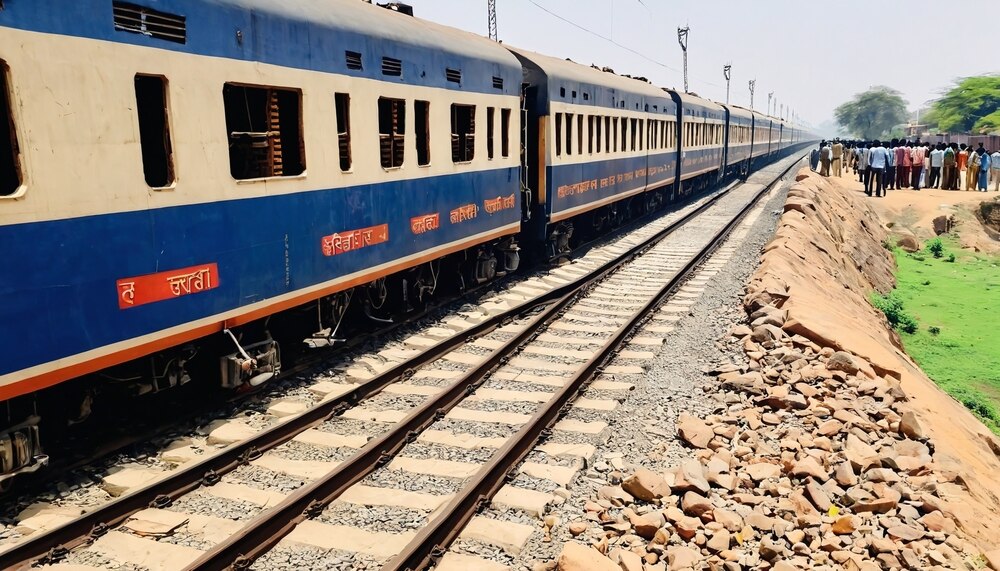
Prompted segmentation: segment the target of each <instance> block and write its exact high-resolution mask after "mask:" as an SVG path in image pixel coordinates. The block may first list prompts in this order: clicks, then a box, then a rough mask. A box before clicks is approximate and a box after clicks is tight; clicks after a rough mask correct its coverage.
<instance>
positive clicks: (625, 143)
mask: <svg viewBox="0 0 1000 571" xmlns="http://www.w3.org/2000/svg"><path fill="white" fill-rule="evenodd" d="M627 151H628V119H627V118H625V117H622V152H623V153H624V152H627Z"/></svg>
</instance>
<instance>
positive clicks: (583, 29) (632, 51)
mask: <svg viewBox="0 0 1000 571" xmlns="http://www.w3.org/2000/svg"><path fill="white" fill-rule="evenodd" d="M637 1H638V2H639V3H640V4H642V6H643V7H644V8H646V9H647V10H649V6H647V5H646V3H645V2H643V1H642V0H637ZM528 2H530V3H531V4H533V5H534V6H535V7H536V8H538V9H539V10H541V11H543V12H545V13H546V14H549V15H550V16H552V17H554V18H556V19H559V20H562V21H563V22H565V23H567V24H569V25H571V26H573V27H574V28H577V29H579V30H582V31H584V32H587V33H588V34H591V35H592V36H595V37H598V38H600V39H602V40H604V41H606V42H608V43H610V44H612V45H614V46H617V47H619V48H621V49H623V50H625V51H627V52H629V53H632V54H635V55H637V56H639V57H641V58H642V59H644V60H646V61H648V62H650V63H653V64H655V65H658V66H660V67H662V68H664V69H668V70H670V71H673V72H675V73H683V71H681V70H679V69H677V68H676V67H673V66H670V65H667V64H665V63H663V62H662V61H659V60H657V59H654V58H652V57H649V56H647V55H646V54H644V53H642V52H640V51H638V50H635V49H633V48H630V47H628V46H626V45H624V44H620V43H618V42H616V41H615V40H614V39H612V38H610V37H608V36H605V35H604V34H602V33H600V32H596V31H594V30H591V29H590V28H588V27H586V26H583V25H581V24H578V23H576V22H574V21H573V20H570V19H569V18H566V17H564V16H562V15H560V14H557V13H556V12H553V11H552V10H550V9H548V8H546V7H545V6H542V5H541V4H539V3H538V2H536V1H535V0H528ZM693 78H694V79H696V80H698V82H699V83H703V84H705V85H710V86H712V87H718V88H722V86H721V85H719V84H717V83H713V82H711V81H706V80H703V79H701V78H699V77H693Z"/></svg>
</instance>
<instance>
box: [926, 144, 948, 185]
mask: <svg viewBox="0 0 1000 571" xmlns="http://www.w3.org/2000/svg"><path fill="white" fill-rule="evenodd" d="M941 147H942V145H941V144H940V143H938V146H937V148H935V149H934V150H933V151H931V156H930V161H931V162H930V165H931V170H930V174H929V175H927V188H938V185H941V186H944V187H945V189H946V190H947V188H948V187H947V186H945V185H944V181H942V180H941V169H942V168H944V149H942V148H941Z"/></svg>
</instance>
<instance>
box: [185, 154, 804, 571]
mask: <svg viewBox="0 0 1000 571" xmlns="http://www.w3.org/2000/svg"><path fill="white" fill-rule="evenodd" d="M793 166H794V165H793ZM791 168H792V167H789V169H788V170H790V169H791ZM788 170H786V171H784V172H783V173H782V174H781V175H779V176H778V177H777V178H776V180H775V182H777V180H780V179H781V178H782V177H783V176H784V174H785V173H787V172H788ZM775 182H772V183H771V184H769V185H767V186H765V187H764V188H763V189H762V190H761V191H760V192H758V193H757V194H756V195H755V196H754V198H753V199H752V200H750V201H749V203H748V205H747V206H745V207H744V208H743V209H742V210H741V211H740V214H739V215H738V216H737V217H736V218H735V219H734V220H733V221H731V222H730V223H729V225H727V226H726V230H724V234H722V235H721V237H720V236H716V237H715V239H713V241H712V244H711V245H710V247H709V249H707V250H706V251H703V252H702V253H701V254H700V255H698V256H696V257H695V258H693V259H692V260H691V261H690V262H689V263H688V265H686V266H685V267H684V269H683V270H682V271H681V272H680V273H679V274H678V277H675V278H674V279H673V280H671V282H670V286H669V287H668V288H666V289H664V290H661V293H660V294H659V295H657V296H656V297H655V298H654V299H653V300H652V301H651V302H650V303H651V304H653V305H652V306H653V307H655V305H658V304H659V303H660V302H662V299H663V297H664V296H666V295H667V294H668V293H669V291H670V290H671V288H672V287H674V286H676V284H677V283H678V282H679V280H680V279H682V277H683V276H685V275H687V274H688V273H690V271H691V269H693V268H694V267H696V266H697V264H699V263H700V261H701V260H702V259H704V257H705V256H707V255H708V254H709V253H710V252H711V250H714V247H715V245H717V244H718V242H719V241H721V239H723V238H724V237H725V235H727V234H728V232H729V231H730V230H731V228H732V227H734V226H735V225H736V224H737V223H738V222H739V220H741V219H742V218H743V216H744V215H745V213H746V212H748V211H749V209H750V208H751V207H752V206H753V205H754V204H755V203H756V202H757V201H758V200H759V198H760V197H761V196H763V195H764V194H765V193H766V192H768V191H769V189H770V188H771V187H772V186H773V185H774V184H775ZM734 188H735V187H734ZM727 193H728V191H727V192H726V193H720V194H718V195H717V196H716V197H715V199H713V200H711V201H706V204H705V205H703V206H702V207H699V208H697V209H695V210H693V211H692V212H691V213H689V214H688V215H685V216H684V217H682V219H680V220H678V221H677V222H676V223H674V224H671V225H670V226H669V227H668V228H665V229H664V230H662V231H660V232H658V233H657V234H656V235H655V236H656V237H658V239H657V240H655V241H653V240H652V239H651V240H646V241H644V242H643V244H641V245H640V246H637V247H636V248H637V249H636V248H633V249H631V250H630V251H629V252H628V253H627V254H626V255H625V256H624V257H620V258H618V259H616V260H613V261H612V262H609V263H608V264H605V266H603V267H602V269H601V270H598V271H596V272H594V273H592V274H588V275H587V276H584V277H583V278H582V279H581V280H579V282H580V283H579V284H578V285H576V286H575V287H573V288H572V289H571V290H570V291H567V292H566V293H565V294H564V295H563V296H562V297H561V298H559V299H558V300H557V301H556V302H554V303H553V304H551V305H550V306H548V307H547V308H546V309H545V310H544V311H542V312H541V313H540V314H539V315H536V316H535V317H534V318H533V319H532V322H531V323H530V324H529V325H528V326H527V327H526V328H525V329H523V330H522V331H521V332H520V333H518V334H517V335H516V336H515V337H514V338H512V339H510V340H508V341H507V342H505V343H504V344H503V345H502V346H501V347H499V348H497V349H496V350H494V351H492V352H491V353H490V355H489V356H488V357H487V359H486V360H485V361H483V362H482V363H480V364H479V365H477V366H476V367H474V368H473V369H471V370H470V371H468V372H467V373H465V374H464V375H463V376H462V377H461V378H460V379H459V380H457V381H456V382H455V383H453V384H452V385H450V386H449V387H448V388H447V389H446V390H445V391H444V392H442V393H440V394H439V395H436V396H434V397H432V398H430V399H428V400H427V401H426V402H424V403H423V404H422V405H421V406H420V407H418V409H417V410H415V411H413V412H412V413H410V414H409V415H407V417H406V418H404V419H403V420H402V421H400V422H399V423H398V424H397V425H396V426H395V427H394V428H393V429H392V430H391V431H390V432H388V433H386V434H383V435H381V436H379V437H377V438H376V439H373V440H372V441H369V443H368V444H367V445H365V447H363V448H362V449H361V450H359V451H358V452H357V453H355V454H354V455H353V456H352V457H351V458H349V459H348V460H346V461H344V462H342V463H341V464H339V465H338V466H337V467H336V468H334V469H333V470H331V471H330V472H329V473H327V474H326V475H325V476H323V477H322V478H320V479H318V480H315V481H313V482H311V483H309V484H306V485H305V486H303V487H301V488H299V489H298V490H296V491H295V492H293V493H292V495H290V496H289V497H288V498H286V499H285V500H284V501H283V502H282V503H280V504H278V505H277V506H275V507H274V508H272V509H271V510H268V511H267V512H266V513H264V514H262V515H261V516H259V517H258V518H256V519H254V520H252V521H251V522H250V523H249V524H248V525H246V526H245V527H243V528H242V529H241V530H240V531H239V533H238V534H236V535H233V536H231V537H229V538H228V539H226V540H225V541H223V542H222V543H219V544H217V545H216V546H215V547H213V548H212V549H211V550H209V551H208V552H206V553H205V554H204V555H202V556H201V557H200V558H198V559H197V560H196V561H194V562H193V563H191V565H189V566H188V567H186V568H185V570H186V571H191V570H195V569H198V570H201V571H215V570H218V571H222V570H225V569H246V568H249V566H250V565H251V564H252V563H253V561H254V560H255V559H257V558H258V557H260V556H261V555H262V554H264V553H266V552H268V551H269V550H270V549H272V548H273V547H274V546H275V545H276V544H277V543H278V542H279V541H280V540H281V539H282V538H283V537H285V536H286V535H287V534H288V533H290V532H291V530H293V529H294V528H295V527H296V526H297V525H298V524H299V523H300V522H302V521H304V520H305V519H308V518H310V517H312V516H316V515H319V514H320V513H322V511H323V509H324V508H325V507H326V506H327V505H329V503H330V502H332V501H333V500H335V499H336V498H337V497H339V496H340V495H341V494H342V493H343V492H344V491H346V490H347V489H348V488H350V487H351V486H352V485H354V484H355V483H356V482H358V481H359V480H361V479H362V478H364V477H365V476H367V475H368V474H370V473H371V472H373V471H374V470H376V469H378V468H379V467H381V466H382V465H384V464H385V463H386V462H387V461H388V460H389V459H390V457H391V456H392V454H394V453H395V452H397V451H398V450H399V449H401V448H402V447H403V446H405V445H406V444H407V443H408V442H411V441H412V440H413V439H415V438H416V435H417V433H418V432H419V431H420V430H423V429H425V428H426V427H427V426H429V425H430V424H431V423H433V422H434V421H435V420H437V419H438V418H441V417H442V416H444V414H446V413H447V412H448V411H449V410H451V409H452V408H453V407H454V406H455V405H457V404H458V403H459V402H461V401H462V400H463V399H464V398H465V396H466V395H467V394H470V393H471V392H473V391H474V390H475V389H476V388H477V387H478V386H479V384H480V383H481V382H482V381H483V380H484V379H485V378H487V377H488V376H489V374H490V373H491V372H492V371H493V370H495V369H496V368H497V367H498V366H500V365H501V364H503V362H505V361H506V360H508V359H509V358H511V356H512V355H513V354H515V353H516V352H517V351H518V350H519V349H520V348H521V347H523V346H524V345H525V344H527V343H529V342H530V341H531V340H532V339H534V338H535V337H536V336H537V335H538V333H539V332H540V331H539V330H540V328H541V327H542V326H543V325H544V324H546V323H548V322H551V321H553V320H555V319H557V318H558V317H559V316H560V314H561V313H562V312H563V310H564V309H565V308H566V307H567V306H568V305H569V304H570V303H571V302H572V301H573V300H574V299H575V298H576V297H577V295H578V294H579V293H581V292H582V291H584V290H586V289H588V288H589V287H591V286H593V285H596V284H597V283H599V282H601V281H603V280H604V279H605V278H606V277H607V276H608V275H609V274H611V273H612V272H614V271H615V270H617V269H618V268H620V267H621V266H622V265H624V264H625V263H626V261H625V258H627V261H631V260H633V259H635V258H636V257H637V256H638V255H640V254H641V253H644V252H645V251H647V250H648V249H649V248H651V247H652V246H653V245H655V244H656V243H658V242H659V241H661V240H662V239H663V238H665V237H667V236H669V235H670V234H672V233H673V232H674V231H676V230H677V229H678V228H681V227H683V226H684V225H685V224H686V223H687V222H688V221H690V220H691V219H693V218H695V217H697V216H698V215H699V214H701V213H703V212H704V211H705V210H706V209H707V208H708V207H710V206H711V205H712V204H714V203H715V202H716V201H717V200H718V198H721V196H723V195H725V194H727ZM648 307H649V306H648V305H647V307H644V308H643V310H642V311H641V312H640V313H638V314H637V315H638V317H637V318H635V319H642V318H643V317H644V316H645V314H646V311H647V310H648ZM632 329H634V320H632V321H630V322H629V324H627V325H626V326H623V327H622V328H621V329H619V331H618V332H616V334H615V336H614V337H613V340H612V341H609V344H610V347H611V349H606V348H607V347H608V345H606V346H605V350H602V351H601V352H599V353H598V355H597V356H595V357H594V358H592V359H591V360H590V361H588V362H587V363H586V365H585V366H584V368H583V369H582V370H583V371H584V372H585V375H584V376H582V377H580V378H583V379H589V378H590V376H591V374H592V373H593V371H595V370H596V369H597V367H599V366H600V365H601V364H602V363H603V362H604V361H605V360H606V359H607V358H608V357H609V355H610V354H611V352H612V351H613V350H614V349H615V348H617V346H618V345H619V344H620V342H621V341H622V340H624V339H625V337H626V336H627V335H628V334H629V332H630V331H631V330H632ZM572 383H573V384H572V386H575V387H576V388H575V389H573V390H572V391H570V392H568V389H563V390H562V391H560V392H559V393H557V395H558V396H557V397H556V398H555V399H553V400H552V401H549V402H550V403H552V402H556V401H558V402H560V404H559V405H558V406H557V407H555V408H554V409H553V410H554V412H552V413H551V414H544V411H545V410H549V409H550V408H551V407H546V408H545V409H544V410H543V412H540V413H538V414H537V415H536V417H535V418H537V417H538V416H539V415H543V414H544V417H545V418H544V419H545V422H544V423H543V424H538V423H537V422H531V423H529V425H528V427H526V428H525V429H522V430H521V431H520V432H519V433H518V435H517V436H515V438H514V439H513V440H512V441H511V442H508V444H507V445H506V446H505V447H504V448H503V449H502V450H508V449H511V450H512V451H513V452H511V454H513V453H514V452H516V455H517V456H518V457H523V455H525V454H527V453H528V451H530V450H531V448H532V447H533V444H534V441H535V439H536V438H537V435H538V434H540V430H541V429H539V430H538V434H534V435H533V436H532V435H531V434H527V435H525V431H526V430H529V429H531V427H534V426H536V425H537V426H541V427H542V428H544V427H545V426H547V425H548V424H549V423H550V421H551V420H552V419H554V416H552V415H555V414H557V413H558V410H559V409H561V408H562V405H563V404H565V402H568V400H569V399H571V398H572V395H573V394H575V392H576V390H577V389H578V388H579V386H580V383H582V381H579V382H578V381H576V380H575V378H574V381H572ZM564 395H567V396H564ZM550 416H551V419H550ZM500 456H501V454H500V453H498V454H496V455H494V457H493V460H491V462H490V463H489V464H488V465H487V466H486V467H484V468H483V469H481V470H480V471H479V472H478V473H477V480H476V484H474V485H473V486H472V487H470V488H466V489H467V490H468V489H473V490H476V489H478V488H479V487H480V484H479V480H483V481H484V482H489V484H488V485H489V486H490V489H491V492H490V493H489V494H488V495H485V496H484V495H482V494H479V493H477V492H475V491H473V492H469V493H468V494H465V493H463V494H461V495H460V497H459V498H456V500H455V501H453V502H451V503H450V504H449V508H452V507H454V509H456V510H458V511H456V512H453V513H452V512H449V511H446V512H445V513H446V514H448V515H446V516H444V517H438V518H435V519H434V520H433V523H432V524H431V526H430V527H429V528H425V529H424V531H422V532H421V533H420V534H418V536H417V538H415V540H414V542H413V543H411V545H413V544H417V543H418V541H419V540H421V538H423V537H429V538H431V539H428V540H427V541H429V542H430V543H434V545H435V546H436V545H439V544H440V543H439V542H438V541H437V537H438V536H439V534H444V535H445V536H448V537H451V538H453V537H454V536H455V535H457V533H458V532H459V530H460V529H461V527H462V526H463V525H464V522H465V521H467V520H468V518H469V517H471V516H472V514H473V513H475V512H476V511H477V510H478V507H479V505H480V504H481V502H482V501H483V499H484V498H485V499H488V498H489V497H492V495H493V493H495V492H496V490H497V489H499V486H500V485H502V483H503V481H504V479H505V477H506V473H507V471H508V470H509V467H510V466H512V465H509V464H502V463H500V461H498V460H496V459H497V458H498V457H500ZM504 466H507V468H504ZM496 470H500V473H499V474H497V473H495V471H496ZM496 482H499V483H498V484H495V483H496ZM459 513H460V514H461V515H460V516H459V518H460V519H461V520H462V521H461V522H460V524H456V525H458V527H457V528H449V527H447V525H443V524H442V523H441V520H442V519H444V520H447V521H449V523H450V521H451V517H453V516H454V514H459ZM428 529H430V530H431V531H427V530H428ZM449 541H450V539H449ZM419 545H420V546H422V545H424V543H423V542H421V543H419ZM432 551H433V549H432ZM407 553H408V551H407V552H404V554H407ZM419 553H420V549H419V548H415V551H414V554H415V555H412V556H409V555H407V556H406V557H404V558H403V559H402V560H403V561H410V560H411V559H413V558H414V557H417V558H420V559H421V560H423V559H425V558H422V557H421V556H419V555H416V554H419ZM386 568H387V569H395V568H397V567H392V566H391V564H390V566H387V567H386ZM406 568H422V567H419V566H418V567H406Z"/></svg>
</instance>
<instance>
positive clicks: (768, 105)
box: [767, 91, 774, 115]
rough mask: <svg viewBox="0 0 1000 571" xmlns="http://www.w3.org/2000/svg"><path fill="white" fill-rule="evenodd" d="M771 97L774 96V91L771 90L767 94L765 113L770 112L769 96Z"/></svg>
mask: <svg viewBox="0 0 1000 571" xmlns="http://www.w3.org/2000/svg"><path fill="white" fill-rule="evenodd" d="M772 97H774V92H773V91H772V92H770V93H768V94H767V114H768V115H770V114H771V98H772Z"/></svg>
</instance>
